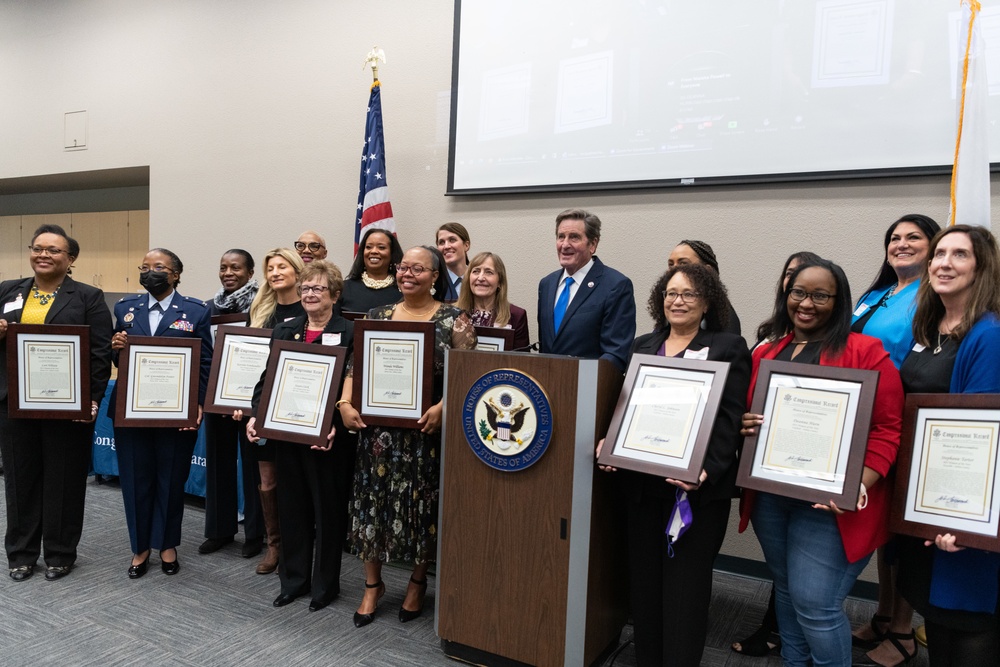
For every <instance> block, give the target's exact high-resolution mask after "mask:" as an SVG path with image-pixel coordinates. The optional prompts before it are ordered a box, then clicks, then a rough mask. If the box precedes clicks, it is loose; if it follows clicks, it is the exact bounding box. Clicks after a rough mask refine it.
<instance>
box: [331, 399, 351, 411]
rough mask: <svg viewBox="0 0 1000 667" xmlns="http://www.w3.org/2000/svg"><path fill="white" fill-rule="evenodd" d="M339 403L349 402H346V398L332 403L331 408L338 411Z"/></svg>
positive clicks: (347, 401)
mask: <svg viewBox="0 0 1000 667" xmlns="http://www.w3.org/2000/svg"><path fill="white" fill-rule="evenodd" d="M341 403H350V401H349V400H347V399H346V398H342V399H340V400H339V401H337V402H336V403H334V404H333V407H335V408H337V409H338V410H339V409H340V405H341Z"/></svg>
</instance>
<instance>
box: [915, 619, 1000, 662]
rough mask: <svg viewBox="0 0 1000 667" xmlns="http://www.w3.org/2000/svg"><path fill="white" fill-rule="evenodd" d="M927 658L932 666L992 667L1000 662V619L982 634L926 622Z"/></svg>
mask: <svg viewBox="0 0 1000 667" xmlns="http://www.w3.org/2000/svg"><path fill="white" fill-rule="evenodd" d="M925 626H926V628H927V655H928V656H929V658H930V660H929V662H930V665H931V667H992V666H995V665H996V664H997V660H998V659H1000V658H998V656H1000V616H996V615H995V618H994V623H993V627H992V628H990V629H988V630H984V631H982V632H969V631H966V630H957V629H955V628H952V627H948V626H946V625H942V624H941V623H934V622H933V621H926V622H925Z"/></svg>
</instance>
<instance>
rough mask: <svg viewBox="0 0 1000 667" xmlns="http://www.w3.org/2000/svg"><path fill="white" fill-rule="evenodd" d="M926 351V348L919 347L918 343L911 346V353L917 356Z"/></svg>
mask: <svg viewBox="0 0 1000 667" xmlns="http://www.w3.org/2000/svg"><path fill="white" fill-rule="evenodd" d="M926 349H927V348H926V347H925V346H923V345H921V344H920V343H914V344H913V351H914V352H916V353H917V354H920V353H921V352H923V351H924V350H926Z"/></svg>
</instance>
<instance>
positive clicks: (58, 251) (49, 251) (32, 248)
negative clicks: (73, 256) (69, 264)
mask: <svg viewBox="0 0 1000 667" xmlns="http://www.w3.org/2000/svg"><path fill="white" fill-rule="evenodd" d="M28 252H30V253H31V254H32V255H34V256H35V257H40V256H41V255H43V254H45V255H48V256H49V257H52V258H55V257H59V256H60V255H62V254H66V255H68V254H69V250H63V249H62V248H54V247H53V248H43V247H41V246H37V245H29V246H28Z"/></svg>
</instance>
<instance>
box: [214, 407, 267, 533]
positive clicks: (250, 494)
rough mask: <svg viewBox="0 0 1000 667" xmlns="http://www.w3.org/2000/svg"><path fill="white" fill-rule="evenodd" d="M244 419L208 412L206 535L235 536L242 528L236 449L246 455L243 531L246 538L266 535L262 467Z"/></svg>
mask: <svg viewBox="0 0 1000 667" xmlns="http://www.w3.org/2000/svg"><path fill="white" fill-rule="evenodd" d="M245 427H246V422H245V421H236V420H234V419H231V418H230V417H227V416H225V415H216V414H209V415H205V537H208V538H224V537H232V536H233V535H235V534H236V533H237V532H238V530H239V526H238V523H239V515H238V512H239V507H238V496H237V487H238V485H237V483H236V469H237V466H236V452H237V447H238V448H239V452H240V457H241V458H242V459H243V465H242V468H243V534H244V536H245V537H246V539H247V541H248V542H249V541H252V540H255V539H256V540H259V539H260V538H261V537H263V535H264V516H263V513H262V511H261V508H260V496H259V495H258V494H257V487H258V486H260V470H259V469H258V467H257V459H256V458H255V457H253V456H251V455H252V453H253V452H251V451H248V450H249V448H251V447H255V446H256V445H254V444H252V443H250V442H247V438H246V431H245V430H244V428H245Z"/></svg>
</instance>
